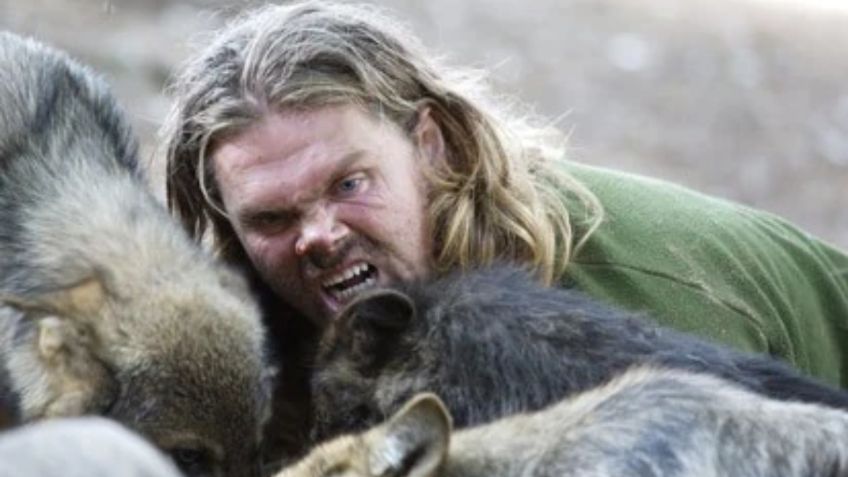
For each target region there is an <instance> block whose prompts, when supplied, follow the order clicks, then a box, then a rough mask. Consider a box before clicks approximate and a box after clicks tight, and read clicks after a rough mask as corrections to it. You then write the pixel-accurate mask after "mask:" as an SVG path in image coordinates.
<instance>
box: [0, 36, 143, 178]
mask: <svg viewBox="0 0 848 477" xmlns="http://www.w3.org/2000/svg"><path fill="white" fill-rule="evenodd" d="M0 65H2V68H0V159H2V167H3V168H4V169H5V168H6V167H7V165H8V164H7V163H8V161H10V160H13V159H14V158H15V157H16V156H17V155H18V154H20V153H26V152H30V151H33V152H36V151H44V150H45V149H46V148H51V147H53V148H55V147H63V146H64V147H69V148H73V147H85V144H84V143H85V142H91V143H96V144H97V145H98V146H100V147H103V146H106V150H108V151H110V152H114V154H113V155H110V156H109V157H108V158H105V157H103V154H102V153H101V154H97V155H96V157H98V158H104V159H107V160H109V161H118V162H119V163H120V164H121V165H122V166H123V167H125V168H128V169H130V170H134V171H135V170H137V168H138V163H137V158H136V153H137V146H136V142H135V140H134V138H133V136H132V134H131V131H130V128H129V126H128V125H127V124H126V120H125V119H124V116H123V114H122V113H121V112H120V111H119V108H118V107H117V105H116V104H115V101H114V99H113V98H112V96H111V93H110V92H109V88H108V86H107V85H106V83H105V82H103V81H102V80H101V79H100V78H99V76H98V75H97V74H95V73H94V72H93V71H91V70H89V69H88V68H86V67H85V66H83V65H81V64H79V63H77V62H76V61H74V60H72V59H71V58H69V57H68V56H67V55H65V54H64V53H62V52H60V51H58V50H54V49H52V48H50V47H48V46H45V45H43V44H41V43H38V42H36V41H33V40H29V39H26V38H22V37H20V36H17V35H14V34H11V33H7V32H0ZM83 138H84V139H85V141H80V140H81V139H83ZM78 141H79V142H81V143H77V142H78ZM48 150H49V149H48ZM43 159H44V160H49V159H51V157H50V156H44V157H43Z"/></svg>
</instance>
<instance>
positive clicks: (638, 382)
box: [277, 363, 848, 477]
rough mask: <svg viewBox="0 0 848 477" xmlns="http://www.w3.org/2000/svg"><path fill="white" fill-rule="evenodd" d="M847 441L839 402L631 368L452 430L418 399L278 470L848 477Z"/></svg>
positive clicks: (435, 475) (466, 476) (358, 475)
mask: <svg viewBox="0 0 848 477" xmlns="http://www.w3.org/2000/svg"><path fill="white" fill-rule="evenodd" d="M456 364H457V365H461V363H456ZM845 442H848V413H846V412H844V411H842V410H836V409H832V408H829V407H826V406H820V405H816V404H808V403H793V402H785V401H778V400H774V399H769V398H767V397H764V396H762V395H759V394H755V393H752V392H750V391H748V390H745V389H744V388H742V387H740V386H737V385H735V384H732V383H730V382H728V381H726V380H722V379H719V378H716V377H714V376H710V375H707V374H698V373H692V372H688V371H681V370H657V369H647V368H637V369H631V370H629V371H627V372H625V373H624V374H622V375H620V376H619V377H618V378H616V379H615V380H613V381H612V382H610V383H608V384H606V385H602V386H600V387H598V388H595V389H593V390H590V391H587V392H584V393H581V394H578V395H575V396H574V397H572V398H570V399H566V400H564V401H562V402H559V403H557V404H554V405H553V406H551V407H548V408H546V409H543V410H541V411H537V412H534V413H525V414H518V415H514V416H510V417H506V418H503V419H500V420H497V421H494V422H492V423H489V424H485V425H482V426H479V427H473V428H469V429H465V430H461V431H458V432H456V433H454V434H453V435H451V422H450V417H449V412H448V411H447V409H446V408H445V407H444V406H443V405H442V403H441V401H440V400H439V399H438V398H437V397H436V396H435V395H433V394H424V395H417V396H416V397H414V398H413V399H412V400H411V401H410V402H409V403H407V404H406V405H404V406H402V408H401V410H400V411H398V412H397V414H395V415H394V416H393V417H392V418H391V419H389V420H388V421H387V422H386V423H384V424H381V425H379V426H377V427H375V428H373V429H371V430H369V431H367V432H365V433H363V434H359V435H346V436H342V437H339V438H338V439H336V440H333V441H330V442H328V443H326V444H322V445H319V446H318V447H317V448H316V449H314V450H313V451H312V453H311V454H309V455H308V456H307V457H305V458H304V459H303V460H302V461H300V462H298V463H297V464H295V465H293V466H291V467H289V468H287V469H285V470H283V471H282V472H280V473H279V474H277V477H332V476H337V475H345V476H348V477H382V476H392V477H425V476H426V477H491V476H498V477H523V476H533V477H578V476H579V477H618V476H663V477H702V476H731V475H732V476H736V477H813V476H829V477H836V476H842V475H848V447H846V446H845Z"/></svg>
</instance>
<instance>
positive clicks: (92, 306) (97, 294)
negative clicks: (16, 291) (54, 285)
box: [0, 276, 106, 319]
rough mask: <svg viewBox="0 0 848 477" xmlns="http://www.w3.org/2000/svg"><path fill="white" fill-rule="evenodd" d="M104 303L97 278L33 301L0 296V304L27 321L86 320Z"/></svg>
mask: <svg viewBox="0 0 848 477" xmlns="http://www.w3.org/2000/svg"><path fill="white" fill-rule="evenodd" d="M105 299H106V292H105V289H104V287H103V283H102V281H101V280H100V279H99V278H98V277H96V276H93V277H89V278H86V279H85V280H82V281H80V282H79V283H76V284H74V285H71V286H69V287H66V288H62V289H59V290H51V291H47V292H44V293H41V294H39V295H37V296H33V297H24V296H20V295H12V294H0V304H2V305H6V306H9V307H11V308H14V309H16V310H18V311H20V312H21V313H23V315H24V316H26V317H27V318H30V319H38V318H39V317H43V316H49V315H52V316H62V317H89V316H91V315H93V314H96V313H98V312H99V311H100V309H101V307H102V306H103V304H104V302H105Z"/></svg>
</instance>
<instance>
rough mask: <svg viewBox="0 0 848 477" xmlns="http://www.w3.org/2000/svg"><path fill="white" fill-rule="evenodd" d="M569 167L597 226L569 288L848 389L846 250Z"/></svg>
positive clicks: (738, 212)
mask: <svg viewBox="0 0 848 477" xmlns="http://www.w3.org/2000/svg"><path fill="white" fill-rule="evenodd" d="M567 169H568V171H569V172H570V173H571V174H572V175H573V176H574V177H575V178H577V179H578V180H580V181H581V182H583V184H585V185H586V186H587V187H588V188H589V189H590V190H591V191H592V192H593V193H594V194H595V195H596V196H597V197H598V199H599V200H600V202H601V204H602V205H603V206H604V210H605V219H604V222H603V223H602V225H601V226H600V228H598V230H597V231H596V232H595V233H594V235H592V236H591V237H590V239H589V240H588V241H587V242H586V244H585V246H584V247H583V248H582V249H580V251H579V252H578V253H577V255H576V256H575V257H574V258H573V261H572V263H571V264H570V265H569V268H568V270H567V274H566V278H565V284H566V285H573V286H576V287H577V288H580V289H582V290H584V291H586V292H587V293H589V294H590V295H593V296H595V297H596V298H599V299H601V300H604V301H608V302H613V303H616V304H618V305H620V306H623V307H625V308H628V309H631V310H638V311H644V312H646V313H648V314H649V315H650V316H652V317H653V318H654V319H656V321H658V322H660V323H662V324H664V325H668V326H671V327H673V328H677V329H680V330H684V331H688V332H692V333H695V334H699V335H702V336H706V337H709V338H713V339H717V340H719V341H723V342H725V343H727V344H730V345H732V346H735V347H737V348H740V349H745V350H750V351H758V352H765V353H770V354H772V355H774V356H777V357H780V358H783V359H784V360H786V361H788V362H790V363H792V364H794V365H795V366H796V367H797V368H800V369H801V370H803V371H805V372H807V373H808V374H811V375H813V376H817V377H819V378H821V379H824V380H825V381H828V382H830V383H833V384H837V385H840V386H842V387H848V349H846V348H848V255H846V253H845V252H843V251H840V250H837V249H835V248H834V247H832V246H829V245H827V244H825V243H823V242H821V241H819V240H817V239H816V238H814V237H811V236H810V235H808V234H805V233H803V232H801V231H799V230H798V229H797V228H795V227H793V226H792V225H790V224H788V223H787V222H785V221H783V220H781V219H780V218H778V217H776V216H773V215H770V214H768V213H765V212H761V211H756V210H752V209H750V208H747V207H744V206H741V205H737V204H733V203H730V202H727V201H724V200H720V199H716V198H711V197H707V196H705V195H702V194H699V193H696V192H693V191H691V190H687V189H684V188H682V187H679V186H675V185H672V184H669V183H665V182H662V181H658V180H653V179H648V178H644V177H639V176H636V175H631V174H625V173H621V172H614V171H610V170H605V169H600V168H595V167H590V166H585V165H579V164H574V163H569V164H568V165H567ZM570 206H574V204H570ZM570 210H574V209H573V208H572V209H570ZM577 213H578V215H579V209H578V210H577Z"/></svg>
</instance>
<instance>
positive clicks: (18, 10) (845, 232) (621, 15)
mask: <svg viewBox="0 0 848 477" xmlns="http://www.w3.org/2000/svg"><path fill="white" fill-rule="evenodd" d="M822 2H824V0H794V1H789V0H782V1H779V0H771V1H767V0H638V1H637V0H524V1H520V0H494V1H493V0H428V1H426V2H423V1H422V2H416V1H413V0H398V1H394V2H389V1H385V2H383V3H384V4H385V5H386V6H388V7H389V8H391V9H393V10H394V11H396V12H397V13H398V14H399V15H400V16H401V17H402V18H404V19H405V20H406V21H407V22H408V23H409V24H410V26H411V28H412V29H413V30H414V31H415V32H417V33H418V34H419V35H420V36H421V37H422V38H423V39H424V41H425V43H426V44H427V45H429V46H430V47H431V48H432V49H433V50H435V51H437V52H440V53H443V54H444V55H446V56H447V57H448V59H450V60H452V62H453V63H456V64H463V65H469V64H470V65H475V66H480V67H483V68H486V69H490V70H491V71H492V72H491V74H490V77H491V79H492V81H493V82H494V84H495V86H496V88H497V89H498V90H499V91H501V92H505V93H508V94H510V95H512V96H514V97H517V98H518V99H519V100H522V101H524V102H527V103H529V104H531V105H535V106H534V109H535V110H536V112H538V113H540V114H542V115H545V116H547V117H551V118H559V119H558V124H560V126H561V127H562V128H564V129H566V130H568V131H570V134H571V144H572V152H571V153H572V156H573V157H575V158H576V159H578V160H581V161H585V162H590V163H595V164H604V165H608V166H612V167H617V168H621V169H626V170H631V171H638V172H642V173H645V174H649V175H653V176H657V177H662V178H666V179H669V180H672V181H676V182H680V183H683V184H686V185H688V186H690V187H693V188H695V189H698V190H701V191H704V192H708V193H710V194H715V195H718V196H722V197H727V198H730V199H733V200H736V201H739V202H742V203H745V204H750V205H753V206H755V207H759V208H763V209H766V210H770V211H772V212H775V213H777V214H779V215H782V216H784V217H786V218H788V219H790V220H791V221H793V222H795V223H797V224H799V225H800V226H802V227H803V228H805V229H807V230H809V231H810V232H812V233H814V234H817V235H820V236H821V237H823V238H825V239H827V240H829V241H831V242H833V243H835V244H837V245H839V246H841V247H843V248H848V81H846V80H848V55H846V52H848V8H846V7H827V6H826V5H825V3H822ZM255 3H256V2H244V1H242V2H221V1H206V2H204V1H200V0H196V1H167V0H135V1H129V0H126V1H118V0H113V1H103V0H0V28H4V29H9V30H12V31H15V32H19V33H25V34H31V35H34V36H36V37H38V38H41V39H43V40H46V41H48V42H51V43H53V44H55V45H57V46H59V47H61V48H64V49H66V50H68V51H70V52H71V53H72V54H74V55H75V56H77V57H79V58H80V59H82V60H83V61H85V62H88V63H90V64H93V65H94V66H95V67H96V68H98V69H99V70H100V71H102V72H104V73H105V74H106V75H107V78H108V79H109V80H110V81H111V82H112V83H113V84H114V87H115V89H116V92H117V94H118V96H119V97H120V98H121V100H122V101H123V102H124V104H125V105H126V107H127V108H128V109H129V111H130V113H131V115H132V119H133V121H134V123H135V125H136V127H137V129H138V132H139V134H140V135H141V137H142V142H143V144H144V145H145V151H146V156H147V157H149V158H151V160H152V159H153V154H152V151H153V144H154V142H155V137H154V135H155V131H156V129H157V127H158V125H159V122H160V121H161V118H162V117H163V115H164V114H165V111H166V110H167V106H168V98H167V97H166V96H164V95H163V94H162V91H163V85H164V84H165V83H166V81H167V79H168V77H169V75H170V74H171V72H172V71H173V70H174V69H175V67H176V66H177V65H178V64H179V62H180V61H182V60H183V59H184V58H186V57H187V55H188V54H189V53H190V52H191V51H192V47H191V45H192V44H193V43H201V44H202V39H201V40H199V39H197V35H198V34H199V33H200V32H204V31H209V30H210V29H213V28H217V27H218V26H220V25H221V23H222V21H224V19H226V18H227V17H229V16H230V15H232V14H233V13H235V12H237V11H239V10H242V9H244V8H246V7H247V6H249V5H251V4H255ZM216 9H217V10H219V11H218V12H217V13H213V12H214V11H215V10H216ZM221 9H223V11H221Z"/></svg>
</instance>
